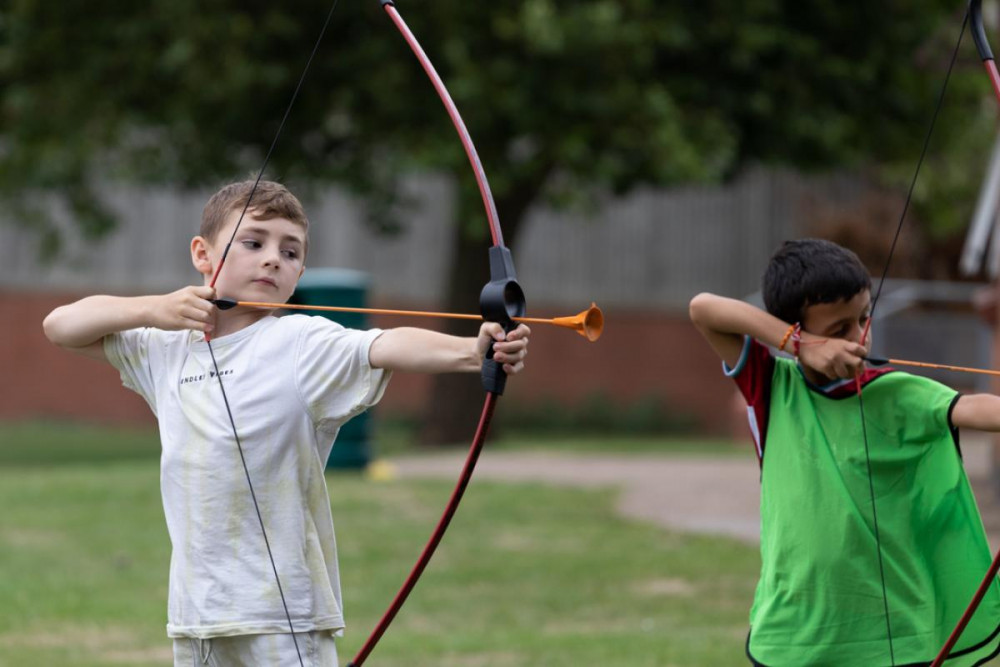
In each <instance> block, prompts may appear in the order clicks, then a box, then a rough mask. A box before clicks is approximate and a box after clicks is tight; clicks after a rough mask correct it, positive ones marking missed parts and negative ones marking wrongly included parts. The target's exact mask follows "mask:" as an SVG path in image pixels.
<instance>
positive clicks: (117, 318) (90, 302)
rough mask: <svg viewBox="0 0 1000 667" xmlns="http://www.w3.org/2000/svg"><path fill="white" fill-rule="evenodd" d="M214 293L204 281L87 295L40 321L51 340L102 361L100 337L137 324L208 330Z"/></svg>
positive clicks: (102, 344)
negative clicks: (138, 292)
mask: <svg viewBox="0 0 1000 667" xmlns="http://www.w3.org/2000/svg"><path fill="white" fill-rule="evenodd" d="M214 297H215V290H214V289H213V288H211V287H206V286H191V287H185V288H183V289H179V290H177V291H176V292H171V293H170V294H163V295H157V296H134V297H120V296H106V295H98V296H89V297H87V298H85V299H80V300H79V301H76V302H74V303H71V304H69V305H66V306H60V307H59V308H56V309H55V310H53V311H52V312H51V313H49V314H48V316H47V317H46V318H45V321H44V322H43V323H42V327H43V328H44V329H45V335H46V336H47V337H48V339H49V340H50V341H52V342H53V343H55V344H56V345H58V346H60V347H64V348H66V349H67V350H71V351H73V352H77V353H79V354H83V355H84V356H87V357H90V358H92V359H97V360H98V361H107V357H105V355H104V337H105V336H107V335H108V334H112V333H117V332H119V331H125V330H127V329H135V328H137V327H156V328H159V329H167V330H179V329H194V330H196V331H205V332H208V331H211V330H212V325H213V322H214V318H215V306H214V305H213V304H212V302H211V299H213V298H214Z"/></svg>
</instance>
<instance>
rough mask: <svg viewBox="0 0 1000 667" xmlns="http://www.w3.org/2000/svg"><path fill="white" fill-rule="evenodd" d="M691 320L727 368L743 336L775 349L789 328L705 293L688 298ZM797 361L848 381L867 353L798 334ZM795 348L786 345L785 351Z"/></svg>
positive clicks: (752, 309) (841, 342) (842, 342)
mask: <svg viewBox="0 0 1000 667" xmlns="http://www.w3.org/2000/svg"><path fill="white" fill-rule="evenodd" d="M688 312H689V314H690V316H691V321H692V322H693V323H694V325H695V327H697V329H698V331H700V332H701V334H702V335H703V336H704V337H705V338H706V339H707V340H708V343H709V345H711V346H712V348H713V349H714V350H715V352H716V354H718V355H719V357H720V358H721V359H722V360H723V361H724V362H726V365H727V366H729V367H730V368H733V367H735V366H736V364H737V363H739V359H740V353H741V352H742V351H743V336H745V335H749V336H750V337H751V338H755V339H756V340H758V341H760V342H761V343H764V344H765V345H770V346H771V347H774V348H777V347H779V346H780V345H781V342H782V340H785V339H786V338H785V337H786V336H787V335H788V332H789V327H790V326H791V325H790V324H789V323H788V322H783V321H782V320H779V319H778V318H777V317H775V316H773V315H771V314H770V313H767V312H765V311H763V310H761V309H760V308H757V307H756V306H752V305H750V304H749V303H746V302H743V301H739V300H737V299H729V298H726V297H723V296H718V295H715V294H708V293H707V292H705V293H702V294H699V295H698V296H696V297H694V298H693V299H691V304H690V306H689V307H688ZM800 339H801V342H800V347H799V361H800V362H801V363H802V365H803V366H806V367H807V368H810V369H812V370H814V371H816V372H818V373H820V374H821V375H823V376H825V377H828V378H850V377H854V376H855V374H856V373H857V372H858V371H860V370H861V369H862V368H863V367H864V357H865V356H866V355H867V353H868V352H867V350H866V348H865V347H864V346H862V345H860V344H858V343H855V342H852V341H849V340H847V339H844V338H826V337H823V336H816V335H813V334H810V333H808V332H806V331H802V332H801V333H800ZM793 349H794V348H793V347H792V346H791V345H790V344H787V343H786V345H785V350H786V351H788V352H791V351H792V350H793Z"/></svg>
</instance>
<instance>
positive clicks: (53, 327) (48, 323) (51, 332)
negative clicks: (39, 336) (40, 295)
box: [42, 308, 59, 345]
mask: <svg viewBox="0 0 1000 667" xmlns="http://www.w3.org/2000/svg"><path fill="white" fill-rule="evenodd" d="M58 312H59V309H58V308H57V309H56V310H53V311H52V312H51V313H49V314H48V315H46V316H45V319H44V320H42V331H43V332H45V337H46V338H48V339H49V342H50V343H55V344H56V345H59V316H58Z"/></svg>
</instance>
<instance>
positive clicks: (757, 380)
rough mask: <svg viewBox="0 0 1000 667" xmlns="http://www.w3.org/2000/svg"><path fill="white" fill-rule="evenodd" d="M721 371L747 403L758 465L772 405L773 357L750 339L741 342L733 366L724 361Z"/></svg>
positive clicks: (762, 455) (759, 344) (768, 351)
mask: <svg viewBox="0 0 1000 667" xmlns="http://www.w3.org/2000/svg"><path fill="white" fill-rule="evenodd" d="M722 370H723V371H724V372H725V374H726V376H727V377H731V378H732V379H733V380H734V381H735V382H736V386H737V388H739V390H740V393H741V394H742V395H743V399H744V400H745V401H746V402H747V420H748V421H749V422H750V433H751V434H752V435H753V440H754V445H755V447H756V452H757V462H758V463H760V462H761V461H763V460H764V443H765V442H766V440H767V438H766V436H767V415H768V410H769V409H770V405H771V378H772V376H773V374H774V357H772V356H771V351H770V350H769V349H768V348H767V346H766V345H762V344H761V343H759V342H757V341H756V340H754V339H753V338H751V337H750V336H746V337H745V339H744V342H743V352H741V353H740V358H739V361H737V362H736V366H734V367H733V368H729V367H728V366H727V365H726V364H725V362H723V364H722Z"/></svg>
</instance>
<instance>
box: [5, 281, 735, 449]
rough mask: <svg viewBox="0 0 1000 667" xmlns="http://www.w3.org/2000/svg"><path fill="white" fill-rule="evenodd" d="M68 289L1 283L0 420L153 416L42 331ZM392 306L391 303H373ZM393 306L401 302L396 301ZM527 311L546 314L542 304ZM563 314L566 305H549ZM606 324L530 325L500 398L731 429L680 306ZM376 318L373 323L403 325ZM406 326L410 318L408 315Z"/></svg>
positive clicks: (729, 409)
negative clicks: (588, 330)
mask: <svg viewBox="0 0 1000 667" xmlns="http://www.w3.org/2000/svg"><path fill="white" fill-rule="evenodd" d="M75 298H78V296H77V295H72V294H53V293H26V292H15V291H0V309H2V311H0V312H3V313H4V318H3V320H2V323H0V368H2V369H3V379H4V382H2V383H0V419H26V418H43V419H82V420H87V421H97V422H103V423H115V424H152V423H154V420H153V418H152V415H151V414H150V411H149V408H148V407H147V406H146V404H145V402H144V401H143V400H142V399H141V398H139V397H138V396H137V395H136V394H134V393H132V392H130V391H128V390H125V389H124V388H122V386H121V382H120V380H119V378H118V373H117V372H116V371H115V370H113V369H112V368H111V367H110V366H107V365H104V364H100V363H96V362H94V361H91V360H89V359H86V358H83V357H79V356H76V355H74V354H71V353H68V352H65V351H63V350H60V349H58V348H56V347H55V346H53V345H52V344H50V343H49V342H48V341H47V340H46V338H45V336H44V335H43V333H42V327H41V323H42V319H43V318H44V317H45V315H46V314H47V313H48V312H49V311H50V310H52V309H53V308H55V307H56V306H58V305H60V304H63V303H68V302H69V301H72V300H73V299H75ZM378 305H385V306H387V307H392V305H393V304H378ZM395 305H396V306H399V305H400V304H395ZM532 312H533V314H543V313H547V312H548V311H546V309H545V308H544V307H537V308H534V307H533V309H532ZM549 314H552V315H566V314H569V313H566V312H551V313H549ZM605 317H606V319H607V327H606V329H605V332H604V336H603V337H602V338H601V340H600V341H599V342H598V343H596V344H592V343H588V342H587V341H586V340H584V339H583V338H582V337H580V336H577V335H576V334H575V333H572V332H570V331H567V330H562V329H555V328H552V327H547V326H544V325H536V326H535V328H534V329H533V331H534V335H533V338H532V341H531V354H530V356H529V358H528V366H527V369H526V371H525V372H524V374H523V375H521V376H520V377H518V378H516V380H514V381H512V383H511V385H510V388H509V390H508V392H507V394H506V395H505V397H504V401H505V402H510V403H520V404H529V403H530V402H531V401H536V400H542V399H545V400H550V399H558V400H560V401H563V402H565V403H567V404H573V403H578V402H581V401H584V400H586V399H587V398H589V397H591V396H593V395H594V394H595V393H598V392H600V393H601V394H602V395H605V396H608V397H610V398H611V400H612V401H613V402H615V403H616V404H618V405H622V406H627V405H629V404H631V403H634V402H637V401H639V400H644V399H649V398H651V397H655V398H659V399H661V400H663V401H664V402H665V403H667V404H668V405H669V406H670V409H672V410H673V411H674V412H675V413H681V414H685V415H689V416H691V417H693V418H694V419H695V420H696V421H697V422H698V423H699V424H701V425H702V427H703V430H705V431H706V432H712V433H728V432H730V430H731V428H732V423H733V419H732V415H733V414H734V410H735V412H736V413H737V414H742V412H741V410H742V408H741V407H740V406H739V405H738V404H735V408H734V403H733V394H734V389H733V387H732V385H731V383H730V382H729V381H727V380H725V379H724V378H722V377H721V374H720V372H719V362H718V359H717V358H716V357H715V356H714V354H713V353H712V352H711V350H710V349H709V347H708V346H707V345H706V344H705V343H704V341H703V340H702V339H701V338H700V336H698V334H697V333H696V332H695V330H694V328H693V327H692V326H691V325H690V323H689V322H688V321H687V319H686V317H685V316H684V315H683V314H665V313H654V312H648V311H639V310H611V311H606V312H605ZM403 323H404V321H403V320H401V319H395V320H394V319H392V318H375V319H374V320H373V321H372V324H373V325H374V326H380V327H391V326H397V325H400V324H403ZM405 323H406V324H409V325H412V324H413V322H412V320H409V321H405ZM428 387H429V378H426V377H421V376H413V375H410V376H404V375H402V374H399V375H397V376H396V377H395V378H394V379H393V381H392V383H391V385H390V387H389V390H388V392H387V393H386V396H385V399H384V400H383V402H382V403H381V404H380V405H379V411H380V413H382V414H392V413H394V412H395V413H400V412H407V413H413V412H415V411H417V410H419V408H420V406H421V404H422V401H423V400H424V398H425V397H426V395H427V391H428Z"/></svg>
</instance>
